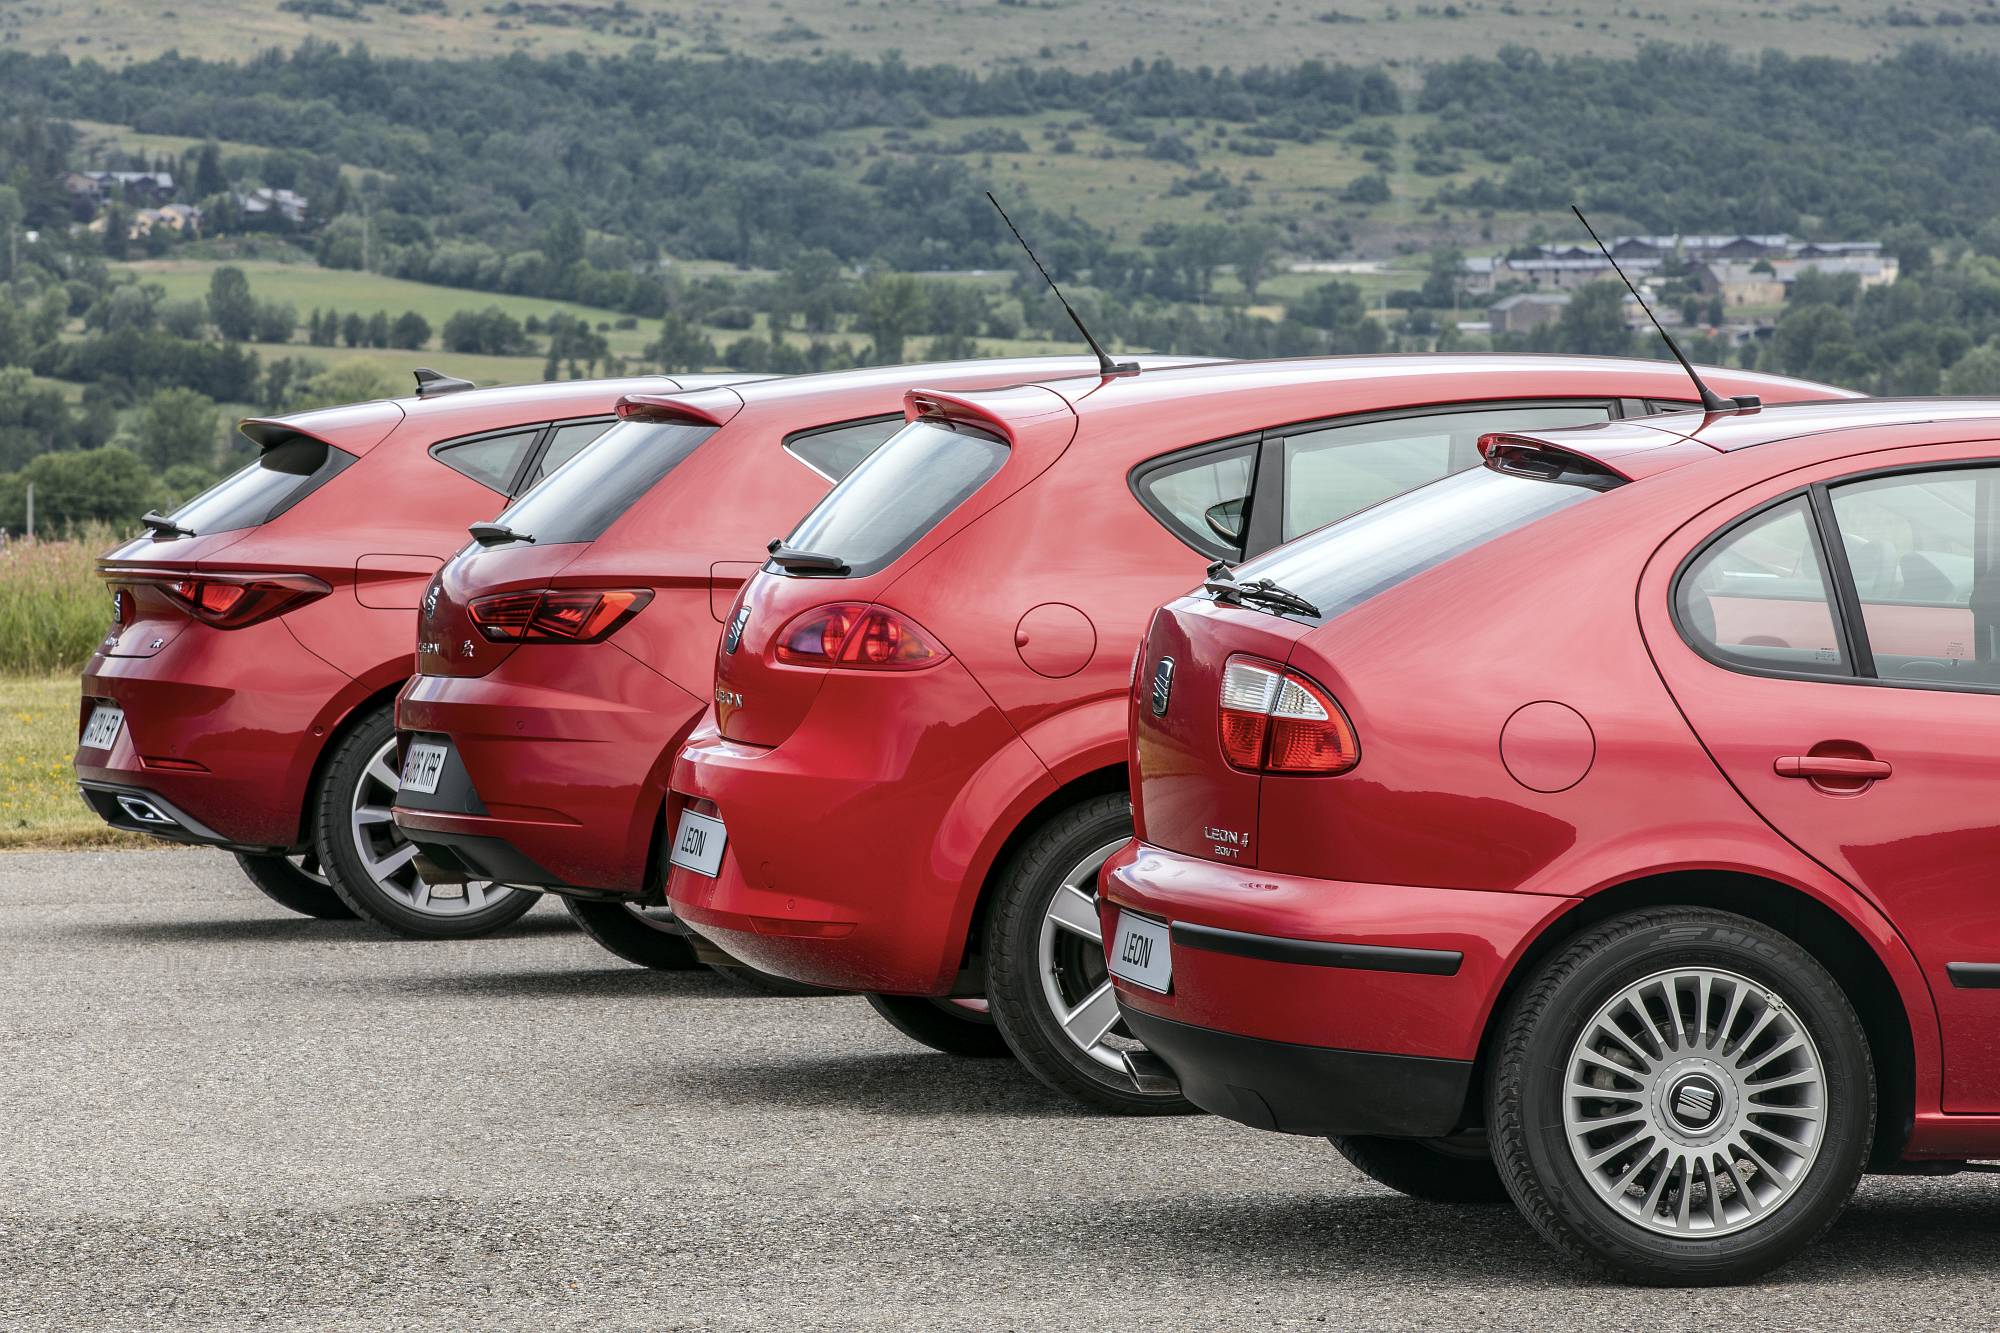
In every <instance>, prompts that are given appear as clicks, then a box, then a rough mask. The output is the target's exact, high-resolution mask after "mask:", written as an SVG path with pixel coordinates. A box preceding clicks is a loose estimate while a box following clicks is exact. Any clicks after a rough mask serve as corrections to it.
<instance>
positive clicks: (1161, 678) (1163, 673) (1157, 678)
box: [1153, 657, 1174, 717]
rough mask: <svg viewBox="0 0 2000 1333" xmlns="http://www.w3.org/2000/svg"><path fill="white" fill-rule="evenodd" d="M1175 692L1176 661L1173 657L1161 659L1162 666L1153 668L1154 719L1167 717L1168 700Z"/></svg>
mask: <svg viewBox="0 0 2000 1333" xmlns="http://www.w3.org/2000/svg"><path fill="white" fill-rule="evenodd" d="M1173 692H1174V659H1173V658H1171V657H1163V658H1161V659H1160V664H1159V665H1158V666H1156V667H1154V668H1153V716H1154V717H1164V716H1166V712H1167V700H1168V698H1170V697H1171V696H1172V695H1173Z"/></svg>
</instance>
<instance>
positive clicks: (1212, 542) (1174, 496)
mask: <svg viewBox="0 0 2000 1333" xmlns="http://www.w3.org/2000/svg"><path fill="white" fill-rule="evenodd" d="M1256 450H1257V446H1256V445H1254V444H1239V445H1235V446H1233V447H1231V448H1228V449H1219V450H1215V451H1213V452H1210V453H1203V454H1196V455H1194V456H1193V457H1190V458H1180V459H1176V460H1174V461H1173V462H1170V463H1167V464H1165V465H1163V466H1160V467H1156V468H1153V469H1151V470H1149V471H1147V472H1144V473H1142V474H1141V475H1140V477H1139V481H1138V485H1139V494H1140V496H1141V498H1143V499H1144V500H1145V501H1146V507H1147V508H1148V509H1150V510H1152V511H1153V515H1154V517H1156V518H1158V519H1159V520H1160V521H1161V522H1163V523H1165V524H1166V525H1167V527H1168V529H1169V530H1170V531H1172V532H1173V534H1174V535H1175V536H1176V537H1179V538H1180V539H1181V540H1182V541H1184V542H1186V543H1187V544H1188V545H1190V546H1192V547H1194V548H1195V549H1196V550H1198V551H1201V552H1202V553H1204V554H1206V555H1213V556H1222V557H1224V558H1226V559H1231V560H1233V559H1235V558H1236V557H1237V556H1239V555H1241V554H1242V552H1243V529H1244V521H1245V518H1246V516H1247V511H1248V507H1249V504H1250V485H1251V482H1252V480H1253V479H1254V478H1255V476H1256Z"/></svg>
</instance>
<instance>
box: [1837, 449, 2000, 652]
mask: <svg viewBox="0 0 2000 1333" xmlns="http://www.w3.org/2000/svg"><path fill="white" fill-rule="evenodd" d="M1830 494H1831V496H1832V500H1833V517H1834V522H1835V524H1836V525H1837V526H1838V528H1839V530H1840V545H1841V550H1842V552H1843V553H1844V554H1845V556H1846V558H1847V567H1848V570H1849V572H1850V573H1851V574H1852V575H1853V578H1854V591H1855V596H1856V600H1857V601H1858V603H1859V605H1860V611H1861V623H1862V626H1863V628H1864V629H1865V630H1866V631H1867V636H1868V646H1869V648H1870V649H1871V651H1872V654H1873V656H1874V662H1875V674H1876V675H1877V676H1879V677H1881V678H1882V679H1884V680H1909V681H1930V682H1944V683H1951V682H1960V683H1967V682H1969V683H1973V684H1979V685H1992V684H1994V683H1996V681H1997V680H2000V663H1996V662H1994V661H1992V660H1988V661H1985V662H1981V661H1979V660H1978V659H1979V657H1980V654H1979V652H1978V644H1977V641H1976V634H1975V626H1974V618H1973V611H1972V602H1973V591H1974V585H1975V583H1976V581H1977V578H1978V575H1977V573H1976V571H1977V570H1978V569H1979V568H1980V566H1982V565H1984V566H1985V567H1986V568H1987V569H1989V570H1990V569H1992V568H1993V566H1994V564H1995V563H1996V561H2000V551H1994V550H1991V549H1988V550H1987V551H1986V552H1985V559H1984V560H1981V559H1980V553H1981V548H1982V543H1981V541H1980V535H1979V534H1980V531H1981V529H1982V527H1984V528H1985V530H1986V543H1984V544H1985V545H1986V546H1988V547H1989V548H1990V547H1991V545H1992V544H1993V542H1994V541H1995V540H1996V539H2000V468H1993V467H1970V468H1954V469H1949V470H1940V471H1935V472H1911V473H1899V474H1895V475H1891V476H1884V477H1871V478H1868V479H1866V480H1863V481H1854V482H1849V483H1847V484H1845V485H1841V486H1835V487H1833V488H1832V489H1831V492H1830ZM1988 577H1993V575H1991V574H1989V575H1988ZM1987 656H1988V658H1989V659H1990V658H1991V657H1992V656H1993V654H1992V653H1990V652H1989V653H1988V654H1987Z"/></svg>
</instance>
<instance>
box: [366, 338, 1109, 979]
mask: <svg viewBox="0 0 2000 1333" xmlns="http://www.w3.org/2000/svg"><path fill="white" fill-rule="evenodd" d="M1094 364H1095V362H1093V361H1091V360H1090V359H1088V358H1085V357H1075V356H1068V357H1038V358H1025V359H1019V360H986V361H965V362H954V363H941V364H935V365H916V366H885V367H875V368H870V369H865V370H853V371H839V372H834V373H831V374H823V375H809V376H801V377H799V378H795V379H786V380H766V381H763V382H761V383H758V384H754V385H743V386H740V387H739V388H736V389H711V390H709V391H707V392H705V393H690V394H677V395H661V394H645V395H638V396H635V397H633V398H630V399H628V400H626V401H625V402H624V403H623V404H621V405H620V407H619V409H618V410H619V413H620V415H621V416H622V417H623V418H624V420H623V421H622V422H621V423H620V424H619V425H618V427H617V428H616V429H614V430H612V431H611V432H609V433H607V434H606V435H605V436H604V437H603V438H601V439H599V440H598V441H597V442H596V443H595V444H594V445H593V447H592V448H591V449H590V451H589V453H587V454H586V455H584V456H583V457H582V458H579V459H578V460H577V461H576V462H575V463H574V464H572V465H571V466H570V467H569V468H567V469H565V470H564V471H562V472H560V473H558V474H556V475H554V476H552V477H550V478H549V480H548V481H547V483H545V484H544V485H542V486H541V487H539V488H538V489H536V490H535V491H534V492H533V493H531V494H529V495H527V496H524V497H523V498H522V499H521V500H520V501H519V502H518V503H517V504H515V505H514V506H513V507H512V508H510V509H508V510H507V511H506V512H505V513H504V514H502V515H501V516H500V517H499V519H498V520H496V521H495V522H494V523H493V524H490V525H486V526H485V527H483V528H481V529H480V530H478V532H477V533H476V535H477V537H478V541H477V542H476V543H475V544H474V545H472V546H469V547H467V548H466V549H465V551H464V552H463V553H461V554H460V555H459V556H458V557H457V558H456V559H454V560H452V561H451V562H450V563H449V564H448V565H446V567H445V568H444V570H443V572H442V573H441V574H440V575H439V577H438V579H437V581H436V583H435V584H434V585H433V586H432V588H431V589H430V590H429V592H428V593H427V594H426V595H425V598H424V606H423V614H422V621H421V625H420V628H419V634H418V638H419V639H420V640H421V642H420V644H419V652H418V662H417V672H418V674H417V675H416V676H415V677H414V678H413V679H412V680H411V681H410V684H409V688H408V689H407V690H405V691H404V693H403V696H402V699H401V700H400V702H399V704H398V709H397V719H398V724H399V726H400V727H401V729H402V731H403V733H404V737H403V739H404V761H405V768H404V771H405V779H406V780H405V781H404V783H403V785H402V787H401V790H400V791H399V792H398V793H397V796H396V804H395V818H396V822H397V824H398V826H400V828H401V829H402V830H403V832H404V833H405V835H406V836H408V837H409V838H410V839H412V840H413V842H414V843H415V844H416V846H417V847H419V848H420V849H421V850H422V853H423V857H424V860H423V866H424V868H425V870H426V872H427V874H429V875H430V876H431V878H433V879H440V880H450V879H465V878H471V879H474V880H480V879H485V880H498V881H502V882H505V883H509V884H523V885H532V886H535V887H537V888H542V889H548V890H550V891H552V892H555V893H558V894H561V895H562V896H563V900H564V903H565V905H566V906H568V908H569V910H570V912H571V914H572V915H573V916H574V917H575V918H576V920H577V922H578V924H579V925H581V926H582V927H583V928H584V930H585V931H586V932H588V933H589V934H590V935H591V936H592V937H593V938H595V939H596V940H597V941H598V942H599V943H601V944H603V945H604V946H605V947H606V948H608V949H610V950H611V951H612V952H613V953H616V954H618V955H619V956H620V957H622V958H625V959H627V960H628V961H631V962H635V963H640V964H642V965H645V966H649V967H660V968H675V967H687V966H690V965H692V964H693V963H694V961H695V954H694V952H693V949H694V945H692V944H691V943H690V941H689V940H688V939H687V938H686V937H685V932H684V931H682V929H681V928H680V926H679V925H678V923H676V922H675V921H674V920H673V918H672V917H671V915H669V914H668V913H667V911H666V909H665V903H666V898H665V895H664V893H663V891H662V876H661V866H662V864H663V858H662V856H661V855H660V851H659V847H660V842H661V838H660V834H659V830H660V828H661V826H662V825H661V819H662V810H663V807H664V805H665V801H666V794H667V767H668V765H669V764H671V763H672V761H673V757H674V755H675V753H676V752H677V751H678V750H679V748H680V744H681V742H682V741H683V740H684V739H686V737H687V734H688V731H689V730H690V729H691V728H692V727H693V725H694V723H695V721H696V720H697V719H698V718H699V717H700V716H701V711H702V708H703V706H704V705H705V704H706V703H707V701H708V696H709V692H710V677H711V676H712V674H713V672H714V659H715V642H716V640H717V639H718V638H720V637H721V636H722V633H723V621H724V619H725V617H726V616H727V614H728V610H729V606H730V603H731V602H732V601H733V600H734V599H735V597H736V592H737V589H738V588H739V587H741V586H742V583H743V581H744V579H746V578H748V577H749V576H750V575H751V574H753V573H754V572H756V570H757V567H758V565H759V564H760V563H761V562H762V560H763V558H764V555H765V553H766V549H767V545H768V544H769V542H770V540H771V538H772V537H773V536H774V535H775V534H777V533H780V532H784V531H785V530H786V529H788V528H790V527H791V526H792V524H794V523H796V522H797V521H798V517H799V515H800V514H803V513H804V512H806V510H808V509H810V508H812V506H813V505H814V504H815V503H817V502H818V501H819V499H820V498H821V497H822V496H824V495H825V494H826V493H827V491H828V490H829V489H830V488H831V487H832V486H833V484H834V482H836V481H837V480H839V479H840V478H841V477H844V476H846V475H847V473H848V472H850V471H851V470H853V468H854V466H855V464H857V463H858V462H860V461H861V459H862V458H864V457H866V456H867V455H868V453H869V452H870V451H872V450H873V449H874V448H875V447H876V446H877V445H879V444H881V443H882V442H883V441H884V440H886V439H888V438H889V437H890V436H891V435H894V434H895V433H896V432H897V431H898V430H900V429H901V428H902V426H903V393H904V391H905V390H906V389H907V388H909V386H910V385H911V384H914V383H940V384H944V385H948V386H952V387H958V388H968V389H970V388H987V387H991V386H994V385H1000V384H1011V383H1017V382H1019V381H1021V380H1023V379H1032V378H1036V377H1040V376H1048V375H1065V374H1075V373H1077V372H1079V371H1081V370H1083V369H1084V368H1085V367H1087V366H1090V365H1094ZM709 957H710V960H711V961H720V959H719V957H718V956H716V955H712V954H711V955H709ZM724 965H725V966H726V965H727V964H724ZM738 975H741V973H740V972H739V973H738Z"/></svg>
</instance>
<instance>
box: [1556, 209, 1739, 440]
mask: <svg viewBox="0 0 2000 1333" xmlns="http://www.w3.org/2000/svg"><path fill="white" fill-rule="evenodd" d="M1569 211H1570V212H1572V213H1574V214H1576V220H1577V221H1578V222H1581V223H1582V224H1583V229H1584V230H1585V231H1587V232H1589V233H1590V239H1591V240H1593V241H1596V242H1597V248H1598V249H1599V250H1601V251H1603V253H1604V259H1605V262H1606V263H1608V264H1610V265H1611V271H1612V272H1613V273H1616V274H1617V275H1618V276H1619V278H1620V279H1621V280H1623V282H1624V283H1625V290H1626V291H1628V292H1630V293H1632V299H1633V300H1635V301H1637V302H1638V303H1639V308H1640V309H1641V310H1643V311H1645V312H1646V318H1647V319H1650V320H1652V321H1653V327H1654V328H1655V329H1658V330H1659V333H1660V337H1661V338H1662V339H1664V340H1665V341H1666V344H1667V350H1668V351H1669V352H1672V353H1673V354H1674V360H1676V361H1678V362H1680V363H1681V369H1682V370H1685V371H1686V372H1687V377H1688V378H1689V379H1691V380H1693V381H1694V387H1695V389H1696V391H1697V392H1699V393H1700V394H1701V407H1702V410H1703V411H1704V412H1754V411H1756V410H1757V409H1758V408H1760V407H1762V406H1763V405H1764V400H1763V399H1762V398H1759V397H1758V396H1757V395H1756V394H1754V393H1743V394H1737V395H1736V396H1735V397H1734V398H1724V397H1723V396H1722V395H1721V394H1719V393H1717V392H1716V391H1715V390H1713V389H1711V388H1709V387H1708V386H1707V385H1706V384H1703V383H1702V382H1701V376H1700V375H1697V374H1696V373H1695V369H1694V362H1692V361H1690V360H1688V359H1687V353H1686V352H1683V351H1682V350H1681V345H1680V344H1679V343H1677V342H1675V341H1674V335H1673V334H1671V333H1668V332H1667V329H1666V326H1665V325H1664V324H1662V323H1660V317H1659V316H1658V315H1656V314H1654V313H1653V307H1651V306H1649V305H1647V304H1646V298H1645V297H1643V296H1641V295H1639V289H1638V288H1637V287H1634V286H1633V285H1632V279H1630V278H1627V277H1626V276H1625V270H1624V269H1622V268H1619V267H1618V261H1617V260H1615V259H1613V258H1612V257H1611V251H1610V249H1609V248H1608V247H1606V245H1605V244H1604V241H1603V238H1601V237H1600V236H1598V234H1597V228H1595V227H1593V226H1591V225H1590V219H1589V218H1587V217H1585V216H1584V215H1583V210H1582V209H1580V208H1578V207H1577V206H1576V205H1575V204H1571V205H1570V206H1569Z"/></svg>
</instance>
